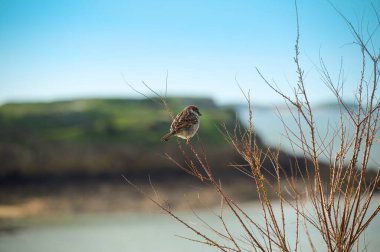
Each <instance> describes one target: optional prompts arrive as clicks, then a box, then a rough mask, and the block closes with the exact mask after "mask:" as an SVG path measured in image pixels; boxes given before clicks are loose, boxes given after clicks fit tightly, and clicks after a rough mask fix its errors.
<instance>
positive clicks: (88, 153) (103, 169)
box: [0, 98, 236, 179]
mask: <svg viewBox="0 0 380 252" xmlns="http://www.w3.org/2000/svg"><path fill="white" fill-rule="evenodd" d="M168 104H169V107H170V108H171V109H172V110H173V112H174V113H178V112H179V111H181V110H182V109H183V108H184V107H185V106H186V105H188V104H195V105H198V106H199V108H200V111H201V113H202V115H203V116H202V118H201V119H202V120H201V128H200V130H199V136H200V138H201V140H202V143H203V144H204V145H205V146H206V149H207V152H208V154H209V159H210V162H213V164H214V167H219V166H220V167H225V165H226V164H228V163H229V162H231V161H233V160H234V158H235V154H234V152H233V151H232V149H231V147H230V146H229V145H228V143H227V142H226V141H225V140H224V137H223V134H222V133H221V132H220V131H219V130H218V127H219V128H220V125H221V124H226V125H227V127H230V128H232V127H233V126H234V125H235V123H236V115H235V112H234V111H233V110H232V109H225V108H223V109H222V108H219V107H218V106H216V105H215V104H214V102H213V101H212V100H210V99H203V98H169V99H168ZM170 122H171V119H170V116H169V115H168V113H167V112H166V111H165V110H164V109H163V108H162V107H161V106H160V105H159V104H158V103H157V102H154V101H152V100H147V99H144V100H132V99H81V100H72V101H59V102H51V103H9V104H5V105H2V106H1V107H0V163H1V166H2V168H1V170H0V178H1V179H6V178H9V177H22V178H38V177H49V176H50V177H67V176H90V177H91V176H103V175H110V176H114V175H120V174H121V173H126V174H135V173H144V174H147V173H149V172H158V173H160V172H171V171H178V168H177V167H175V165H174V164H172V163H171V162H170V161H168V160H167V159H165V158H164V153H169V154H170V155H172V156H173V157H177V158H178V157H179V156H180V154H179V151H178V147H177V141H176V140H175V139H174V138H173V139H171V140H170V141H169V142H161V140H160V138H161V136H162V135H163V134H165V133H166V132H167V131H168V129H169V126H170ZM194 142H195V144H196V142H197V141H194ZM179 159H180V160H182V159H181V158H180V157H179Z"/></svg>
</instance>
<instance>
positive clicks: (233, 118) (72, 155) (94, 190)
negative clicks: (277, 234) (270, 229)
mask: <svg viewBox="0 0 380 252" xmlns="http://www.w3.org/2000/svg"><path fill="white" fill-rule="evenodd" d="M297 2H298V12H299V25H300V39H301V40H300V46H301V55H300V59H301V61H302V62H301V63H302V65H303V67H304V69H305V74H306V75H305V76H306V82H307V89H308V91H309V98H310V100H311V103H312V104H313V106H314V108H315V112H316V118H317V127H318V129H319V130H320V131H321V132H322V133H323V132H325V133H326V134H328V132H329V127H330V126H331V125H336V123H337V122H338V120H339V118H338V117H337V115H338V113H339V106H338V105H337V103H336V101H335V98H334V95H333V94H332V93H331V92H330V91H329V89H328V88H327V87H326V86H325V85H324V84H323V82H322V80H321V77H320V74H319V66H320V65H319V64H320V58H321V57H322V58H323V60H324V62H325V64H326V66H327V67H328V69H329V71H330V74H331V76H332V78H336V79H338V76H339V74H340V67H341V66H342V68H343V69H344V76H345V78H344V79H345V85H344V92H343V98H344V100H345V101H346V102H347V104H349V105H352V106H355V104H354V98H355V92H356V85H357V83H358V79H359V75H360V68H358V65H360V64H361V53H360V50H359V49H358V48H357V46H356V45H355V44H354V43H353V38H352V34H351V33H350V31H349V29H348V28H347V25H346V23H345V22H344V20H343V19H342V18H341V17H340V16H339V15H338V13H337V12H336V11H335V10H334V8H333V7H332V6H331V4H330V3H329V2H327V1H306V0H299V1H297ZM331 3H332V4H333V5H335V6H336V8H337V9H338V10H339V11H341V12H342V13H343V14H344V15H345V16H346V17H347V18H348V19H349V20H351V21H352V23H353V24H354V25H357V26H358V27H359V26H364V27H366V29H367V28H368V30H371V29H373V28H374V27H375V26H374V25H375V24H376V20H377V19H376V14H375V12H374V11H373V9H376V10H377V11H378V12H379V10H380V3H379V2H376V1H375V2H371V1H350V2H347V1H343V0H336V1H331ZM296 28H297V27H296V12H295V4H294V1H290V0H286V1H257V0H250V1H248V0H238V1H212V0H211V1H198V0H196V1H171V0H169V1H149V0H146V1H145V0H144V1H129V0H124V1H121V0H108V1H104V0H94V1H86V0H75V1H74V0H66V1H45V0H29V1H27V0H0V166H1V167H0V251H42V252H44V251H92V252H96V251H177V250H178V248H181V250H183V251H212V250H209V248H207V247H204V246H200V245H197V244H194V243H191V242H189V241H186V240H183V239H181V238H178V237H175V235H188V234H189V233H188V232H187V231H186V230H185V229H184V228H183V227H182V226H181V225H180V224H178V223H176V222H175V221H174V220H172V219H171V218H170V217H168V216H166V215H164V214H163V213H162V212H160V211H159V209H158V208H156V207H155V206H154V205H153V204H152V203H151V202H150V201H149V200H148V199H146V198H145V197H143V196H141V195H140V194H139V193H138V192H136V191H135V190H133V189H132V188H131V187H130V186H128V185H127V183H126V182H125V181H124V180H123V178H122V175H125V176H126V177H128V178H129V179H131V180H132V181H133V182H135V183H136V184H137V185H138V186H139V187H140V188H142V189H143V190H145V191H146V192H147V193H148V194H149V195H155V192H154V191H153V190H152V188H151V184H153V185H154V187H155V189H157V191H158V192H159V193H160V197H162V198H163V199H165V200H167V201H168V203H169V204H170V205H171V207H173V209H175V210H176V211H178V212H179V213H180V214H182V216H185V218H189V219H191V216H192V214H191V211H190V209H191V208H194V209H199V211H200V212H201V213H203V214H205V216H206V217H207V216H208V214H209V212H207V211H205V209H207V208H212V207H215V206H217V205H218V203H219V198H218V197H217V196H216V194H215V193H214V192H213V191H212V190H211V189H210V188H208V187H207V186H205V185H204V184H202V183H199V182H197V181H195V180H194V179H192V178H191V177H190V176H189V175H188V174H186V173H185V172H184V171H183V170H181V169H180V168H178V166H176V164H174V163H173V162H171V161H170V160H168V158H167V157H166V156H165V155H166V153H167V154H169V155H170V156H171V157H173V158H174V159H176V160H179V161H180V162H183V157H182V155H181V153H180V150H179V149H178V145H177V141H176V140H175V139H171V140H170V141H169V142H165V143H163V142H161V141H160V138H161V136H162V135H164V134H165V133H166V132H167V131H168V129H169V126H170V122H171V118H170V116H169V114H168V113H167V111H165V110H164V109H163V107H162V106H160V104H159V101H158V100H157V97H154V94H153V93H152V92H151V91H150V90H149V89H147V88H146V86H145V85H144V84H143V82H144V83H146V84H147V85H148V86H149V87H150V88H152V89H153V90H155V91H156V92H158V93H159V94H160V95H164V94H166V93H167V95H168V98H167V102H168V105H169V107H170V109H171V110H172V111H173V113H178V112H180V111H181V110H182V109H183V108H184V107H185V106H186V105H189V104H195V105H197V106H198V107H199V108H200V111H201V113H202V115H203V116H202V118H201V120H202V121H201V128H200V130H199V134H198V137H199V139H201V143H202V145H203V146H204V147H205V151H206V153H207V155H208V158H209V162H210V164H211V165H212V167H213V168H214V169H215V170H216V172H217V174H218V176H220V177H221V178H222V179H223V181H224V183H225V184H224V185H225V187H226V189H227V190H228V191H229V193H230V194H231V195H232V196H233V197H234V198H235V199H236V200H238V201H241V202H244V203H245V204H248V207H251V208H252V209H253V210H252V211H253V212H254V211H256V208H255V203H254V201H255V199H256V195H255V187H254V185H253V184H252V183H250V182H248V181H247V180H245V179H244V178H243V177H242V176H241V174H239V173H238V172H237V171H234V170H232V169H231V167H230V166H229V165H230V164H232V163H239V162H241V160H240V158H239V156H238V155H237V153H236V152H235V151H234V149H233V148H232V147H231V146H230V144H229V143H228V142H227V141H226V140H225V137H224V134H223V133H224V130H223V127H222V125H225V126H226V128H227V129H228V130H233V129H234V127H235V126H236V125H239V126H241V127H245V126H246V125H247V120H248V110H247V104H245V99H244V96H243V94H242V93H241V91H240V89H239V87H238V85H237V83H239V85H240V86H241V88H242V89H243V90H244V91H246V92H248V90H250V95H251V99H252V103H253V113H254V115H253V120H254V126H255V130H256V132H257V138H258V142H259V145H260V146H262V147H263V148H266V147H267V146H272V147H276V148H277V147H278V148H280V149H281V155H283V157H284V158H283V159H284V160H286V161H284V162H289V160H294V159H296V158H297V155H298V154H299V153H297V151H295V152H293V151H292V149H291V146H290V144H289V141H286V138H285V137H284V130H283V126H282V124H281V121H280V119H279V118H278V115H277V113H278V111H281V114H282V115H283V119H284V121H285V122H287V123H289V125H291V126H293V127H294V126H295V125H292V124H291V115H290V114H289V113H288V112H287V111H286V110H283V109H284V104H283V99H282V97H281V96H279V95H276V94H275V93H274V92H273V91H272V90H271V89H270V88H269V87H268V86H267V85H266V84H265V83H264V81H263V80H262V79H261V78H260V76H259V74H258V73H257V71H256V69H255V68H258V69H259V70H260V71H261V72H262V73H263V74H264V76H266V77H267V78H268V79H269V80H274V81H275V83H276V85H278V87H279V89H281V90H282V91H283V92H285V93H288V94H293V88H294V86H295V85H296V72H295V70H296V67H295V65H294V60H293V57H294V43H295V39H296V32H297V29H296ZM373 41H375V43H374V44H376V41H380V33H379V32H378V33H376V34H375V35H374V36H373ZM375 48H376V46H375ZM127 84H129V85H127ZM166 84H167V90H166ZM130 86H132V87H133V88H135V89H137V90H138V91H139V92H142V93H144V94H145V95H146V96H153V98H152V99H147V98H146V97H144V96H142V95H141V94H139V93H138V92H136V91H134V90H133V89H131V87H130ZM196 139H198V138H197V137H196ZM379 139H380V136H379ZM194 142H195V144H196V146H197V147H200V145H199V141H198V140H195V141H194ZM379 154H380V146H379V144H374V146H373V149H372V158H371V161H370V167H371V169H372V171H376V170H377V169H378V168H379V165H380V155H379ZM325 161H327V160H325ZM290 162H291V161H290ZM191 220H192V219H191ZM210 220H211V221H212V219H210ZM192 221H195V220H192ZM379 229H380V221H379V220H378V218H377V219H376V221H374V223H373V224H372V226H370V231H369V238H371V234H372V235H374V234H376V232H378V231H379ZM370 245H371V246H372V247H371V246H370V247H369V248H376V245H377V246H378V245H380V244H376V241H373V242H371V244H370Z"/></svg>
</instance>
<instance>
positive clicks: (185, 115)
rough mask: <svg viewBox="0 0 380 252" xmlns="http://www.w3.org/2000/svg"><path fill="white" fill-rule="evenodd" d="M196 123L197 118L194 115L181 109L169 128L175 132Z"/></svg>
mask: <svg viewBox="0 0 380 252" xmlns="http://www.w3.org/2000/svg"><path fill="white" fill-rule="evenodd" d="M197 123H198V118H197V116H196V115H194V114H192V113H190V112H189V111H182V112H181V113H179V114H178V115H177V116H176V117H175V119H174V120H173V122H172V124H171V126H170V129H171V131H173V132H177V131H178V130H181V129H183V128H187V127H190V126H192V125H194V124H197Z"/></svg>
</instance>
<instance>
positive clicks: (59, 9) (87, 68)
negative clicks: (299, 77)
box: [0, 0, 380, 104]
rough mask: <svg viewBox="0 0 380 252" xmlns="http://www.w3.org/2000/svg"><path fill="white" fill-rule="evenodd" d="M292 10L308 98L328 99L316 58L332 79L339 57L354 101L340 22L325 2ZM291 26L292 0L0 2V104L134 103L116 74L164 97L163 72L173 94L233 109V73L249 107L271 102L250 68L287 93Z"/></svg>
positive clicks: (367, 9)
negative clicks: (119, 100) (89, 99)
mask: <svg viewBox="0 0 380 252" xmlns="http://www.w3.org/2000/svg"><path fill="white" fill-rule="evenodd" d="M332 2H333V4H334V5H336V6H337V8H338V9H339V10H341V11H342V12H343V13H344V14H345V15H346V16H347V17H348V18H349V19H350V20H352V22H353V23H354V24H360V23H363V24H365V27H367V23H371V22H372V23H373V21H375V15H374V14H373V11H372V9H371V4H370V3H371V2H370V1H366V0H362V1H344V0H340V1H332ZM376 2H377V3H376ZM373 4H374V5H375V6H376V8H377V10H378V11H379V10H380V3H379V2H378V1H374V2H373ZM298 8H299V20H300V30H301V42H300V46H301V50H302V54H301V60H302V63H303V65H304V67H305V71H306V73H307V76H306V80H307V87H308V89H309V91H310V98H311V100H312V101H314V102H325V101H329V100H331V99H332V96H331V95H329V94H328V92H327V91H326V88H325V87H324V85H323V84H322V83H321V80H320V77H319V75H318V74H317V71H316V67H315V64H318V57H319V54H320V55H321V56H322V57H323V58H324V59H325V61H326V63H327V65H328V67H329V69H330V70H331V73H332V76H333V77H334V76H337V73H338V70H339V64H340V61H341V59H342V58H343V64H344V68H345V73H346V75H345V79H346V81H347V83H346V87H345V93H346V97H347V98H348V99H350V98H352V97H353V94H354V85H355V84H356V83H357V76H358V72H357V71H358V70H359V68H358V67H357V64H358V63H359V62H360V57H359V56H360V53H359V52H358V50H357V48H356V47H355V46H354V45H352V44H350V42H352V41H353V39H352V36H351V34H350V32H349V30H348V29H347V26H346V24H345V23H344V22H343V20H342V19H341V18H340V17H339V16H338V14H337V13H336V12H335V11H334V10H333V8H332V7H331V6H330V5H329V3H328V2H327V1H324V0H312V1H310V0H299V1H298ZM361 20H363V21H361ZM295 21H296V16H295V8H294V1H292V0H273V1H262V0H236V1H227V0H215V1H212V0H209V1H206V0H199V1H198V0H192V1H178V0H177V1H171V0H165V1H144V0H143V1H129V0H124V1H121V0H93V1H85V0H65V1H63V0H62V1H52V0H0V103H5V102H10V101H40V100H43V101H50V100H57V99H72V98H80V97H119V98H120V97H138V95H137V94H136V93H134V92H133V91H132V90H131V89H130V88H129V87H128V86H127V85H126V84H125V83H124V82H123V78H122V75H124V76H125V79H126V80H127V81H128V82H129V83H131V84H132V85H133V86H135V87H136V88H138V89H140V90H142V91H143V90H144V89H143V86H142V85H141V81H145V82H146V83H148V84H149V85H150V86H151V87H152V88H153V89H155V90H157V91H158V92H163V91H164V89H165V79H166V72H167V71H168V76H169V80H168V85H169V86H168V92H169V95H197V96H208V97H212V98H214V99H216V100H217V101H218V102H220V103H226V102H239V101H242V100H243V99H242V95H241V93H240V91H239V89H238V87H237V86H236V83H235V76H236V77H237V79H238V80H239V83H240V84H241V86H242V87H243V88H244V90H248V89H250V90H251V95H252V100H253V101H254V102H255V103H260V104H272V103H277V102H279V101H281V98H280V97H278V96H277V95H275V94H274V93H273V92H271V91H270V90H269V88H268V87H266V85H265V84H264V82H263V81H262V80H261V79H260V77H259V76H258V74H257V73H256V70H255V67H258V68H259V69H261V70H262V72H263V73H264V74H265V76H267V77H268V79H270V80H275V81H276V83H277V85H278V86H279V87H280V88H281V89H282V90H284V91H285V92H288V91H290V90H291V87H292V86H293V85H294V84H293V83H294V81H295V66H294V63H293V59H292V57H293V56H294V41H295V37H296V22H295ZM370 27H371V26H370ZM372 27H373V26H372ZM378 33H380V31H379V32H378ZM375 38H376V39H377V41H380V40H379V36H377V37H375ZM144 92H145V91H144ZM146 92H147V91H146Z"/></svg>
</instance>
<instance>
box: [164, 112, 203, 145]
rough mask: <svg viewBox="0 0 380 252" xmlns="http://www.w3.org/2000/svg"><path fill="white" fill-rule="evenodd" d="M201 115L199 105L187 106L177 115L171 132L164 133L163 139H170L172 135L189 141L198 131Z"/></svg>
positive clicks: (171, 126)
mask: <svg viewBox="0 0 380 252" xmlns="http://www.w3.org/2000/svg"><path fill="white" fill-rule="evenodd" d="M200 116H201V113H200V112H199V109H198V108H197V106H194V105H190V106H187V107H186V108H184V110H182V112H181V113H179V114H178V115H176V117H175V118H174V120H173V122H172V124H171V125H170V131H169V133H167V134H166V135H164V136H163V137H162V138H161V139H162V140H163V141H168V140H169V138H170V137H172V136H177V137H180V138H182V139H186V142H187V143H189V141H190V140H189V139H190V138H191V137H193V136H194V135H195V133H197V131H198V128H199V123H200V118H199V117H200Z"/></svg>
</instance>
